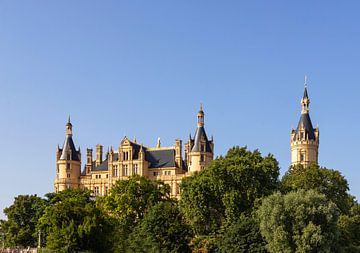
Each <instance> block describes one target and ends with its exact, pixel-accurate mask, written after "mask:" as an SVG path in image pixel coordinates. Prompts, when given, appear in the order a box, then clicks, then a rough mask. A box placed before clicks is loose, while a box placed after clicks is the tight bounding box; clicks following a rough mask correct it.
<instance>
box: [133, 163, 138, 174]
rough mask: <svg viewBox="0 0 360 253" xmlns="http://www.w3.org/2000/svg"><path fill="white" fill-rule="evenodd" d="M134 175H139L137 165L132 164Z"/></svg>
mask: <svg viewBox="0 0 360 253" xmlns="http://www.w3.org/2000/svg"><path fill="white" fill-rule="evenodd" d="M133 174H134V175H138V174H139V171H138V165H137V164H134V173H133Z"/></svg>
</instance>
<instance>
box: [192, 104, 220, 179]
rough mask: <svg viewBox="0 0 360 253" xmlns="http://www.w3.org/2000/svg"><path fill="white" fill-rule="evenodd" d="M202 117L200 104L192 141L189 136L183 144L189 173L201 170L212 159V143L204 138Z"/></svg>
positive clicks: (202, 112)
mask: <svg viewBox="0 0 360 253" xmlns="http://www.w3.org/2000/svg"><path fill="white" fill-rule="evenodd" d="M204 116H205V114H204V111H203V109H202V104H200V110H199V112H198V114H197V118H198V123H197V129H196V131H195V135H194V139H192V138H191V135H190V137H189V141H188V142H187V143H186V144H185V159H186V163H187V166H188V171H189V172H190V173H192V172H195V171H201V170H203V169H204V167H205V166H207V165H208V164H209V163H210V162H211V161H212V160H213V157H214V143H213V140H210V141H209V140H208V138H207V136H206V132H205V128H204V125H205V122H204Z"/></svg>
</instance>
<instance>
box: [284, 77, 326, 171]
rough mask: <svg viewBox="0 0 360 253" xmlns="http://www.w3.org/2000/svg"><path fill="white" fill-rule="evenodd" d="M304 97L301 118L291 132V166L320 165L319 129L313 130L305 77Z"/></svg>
mask: <svg viewBox="0 0 360 253" xmlns="http://www.w3.org/2000/svg"><path fill="white" fill-rule="evenodd" d="M304 85H305V89H304V95H303V97H302V99H301V116H300V120H299V123H298V126H297V128H296V129H292V130H291V134H290V145H291V165H298V164H301V165H303V166H308V165H309V164H311V163H316V164H317V163H318V156H319V128H318V127H317V128H313V126H312V123H311V119H310V115H309V105H310V99H309V96H308V92H307V83H306V77H305V84H304Z"/></svg>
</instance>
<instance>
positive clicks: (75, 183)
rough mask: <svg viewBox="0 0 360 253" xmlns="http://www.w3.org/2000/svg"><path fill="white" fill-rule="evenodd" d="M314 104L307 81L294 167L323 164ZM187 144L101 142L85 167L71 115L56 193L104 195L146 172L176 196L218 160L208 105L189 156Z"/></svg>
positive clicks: (294, 137) (61, 151)
mask: <svg viewBox="0 0 360 253" xmlns="http://www.w3.org/2000/svg"><path fill="white" fill-rule="evenodd" d="M309 104H310V99H309V96H308V92H307V86H306V80H305V89H304V95H303V97H302V99H301V106H302V110H301V117H300V121H299V123H298V126H297V128H296V129H292V130H291V139H290V145H291V165H297V164H301V165H304V166H307V165H309V164H310V163H317V162H318V148H319V129H318V128H315V129H314V128H313V126H312V123H311V120H310V116H309ZM182 148H183V147H182V141H181V140H179V139H176V140H175V145H174V146H173V147H161V143H160V139H158V141H157V145H156V147H146V146H144V145H142V144H139V143H137V141H136V140H130V139H128V138H127V137H124V139H123V140H122V141H121V143H120V146H119V147H118V148H117V149H113V148H112V147H110V149H109V151H108V152H107V153H106V154H105V156H104V154H103V153H104V152H103V146H102V145H100V144H98V145H96V157H95V159H93V150H92V149H87V150H86V163H85V166H84V168H83V170H81V152H80V147H79V148H78V149H76V148H75V145H74V141H73V139H72V124H71V122H70V117H69V120H68V123H67V124H66V136H65V141H64V145H63V147H62V148H60V147H58V148H57V152H56V179H55V182H54V187H55V192H59V191H62V190H65V189H67V188H87V189H90V190H91V191H92V192H93V193H94V195H95V196H104V195H107V194H108V192H109V189H110V188H111V186H112V185H113V184H114V183H115V182H116V181H117V180H124V179H127V178H128V177H130V176H133V175H140V176H144V177H147V178H149V179H151V180H161V181H163V182H164V183H166V184H168V185H169V186H170V189H171V192H170V194H171V196H172V197H179V196H180V188H179V186H180V183H181V180H182V178H183V177H186V176H189V175H191V174H192V173H194V172H196V171H201V170H203V169H205V168H206V166H207V165H208V164H209V163H210V162H211V161H212V160H213V158H214V142H213V139H211V140H209V139H208V137H207V135H206V132H205V128H204V111H203V109H202V105H200V111H199V112H198V114H197V128H196V131H195V135H194V138H192V137H191V135H190V136H189V140H188V142H187V143H186V144H185V145H184V157H183V152H182Z"/></svg>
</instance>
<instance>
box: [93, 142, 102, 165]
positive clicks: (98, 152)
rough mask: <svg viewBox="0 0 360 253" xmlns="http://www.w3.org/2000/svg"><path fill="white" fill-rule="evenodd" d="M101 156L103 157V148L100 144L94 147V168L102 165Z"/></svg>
mask: <svg viewBox="0 0 360 253" xmlns="http://www.w3.org/2000/svg"><path fill="white" fill-rule="evenodd" d="M102 155H103V146H101V145H100V144H97V145H96V163H95V164H96V166H99V165H100V164H101V163H102Z"/></svg>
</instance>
